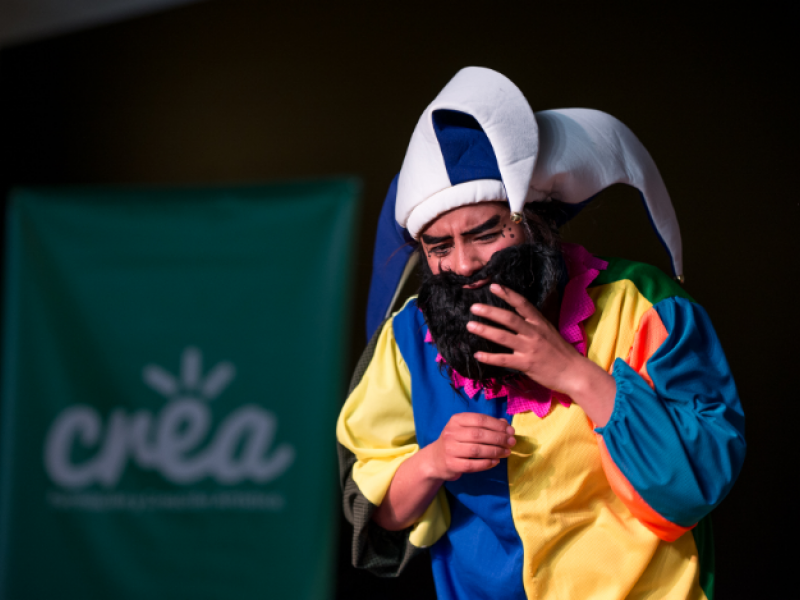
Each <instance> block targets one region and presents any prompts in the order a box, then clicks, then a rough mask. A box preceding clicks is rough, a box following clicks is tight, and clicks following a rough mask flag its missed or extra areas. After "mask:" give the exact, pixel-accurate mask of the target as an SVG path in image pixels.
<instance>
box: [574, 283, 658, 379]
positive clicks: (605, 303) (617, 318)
mask: <svg viewBox="0 0 800 600" xmlns="http://www.w3.org/2000/svg"><path fill="white" fill-rule="evenodd" d="M588 291H589V297H590V298H591V299H592V301H593V302H594V305H595V308H596V310H595V313H594V314H593V315H592V316H591V317H589V318H588V319H587V321H586V323H585V327H586V339H587V344H586V346H587V352H586V355H587V356H588V357H589V359H590V360H591V361H592V362H594V363H595V364H598V365H600V366H601V367H603V368H604V369H605V370H606V371H611V366H612V365H613V364H614V360H615V359H617V358H621V359H622V360H628V354H629V353H630V351H631V347H632V346H633V338H634V336H635V335H636V332H637V331H638V330H639V321H640V320H641V318H642V315H643V314H644V313H645V312H647V310H648V309H650V308H651V307H652V306H653V305H652V304H651V303H650V301H649V300H647V298H645V297H644V296H643V295H642V294H640V293H639V290H637V289H636V286H635V285H633V282H632V281H630V280H628V279H623V280H620V281H615V282H613V283H609V284H606V285H600V286H597V287H595V288H590V289H589V290H588Z"/></svg>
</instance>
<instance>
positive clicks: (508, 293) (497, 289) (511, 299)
mask: <svg viewBox="0 0 800 600" xmlns="http://www.w3.org/2000/svg"><path fill="white" fill-rule="evenodd" d="M489 289H490V290H491V292H492V293H493V294H494V295H495V296H497V297H498V298H502V299H503V300H505V301H506V302H508V303H509V304H510V305H511V306H513V307H514V310H516V311H517V313H519V314H520V316H522V318H523V319H525V320H526V321H528V320H536V319H539V318H541V313H540V312H539V311H538V310H536V307H534V306H533V304H531V303H530V302H528V300H527V299H526V298H525V297H524V296H523V295H521V294H518V293H517V292H515V291H514V290H512V289H510V288H507V287H505V286H502V285H498V284H496V283H493V284H492V285H491V287H490V288H489ZM492 320H494V319H492Z"/></svg>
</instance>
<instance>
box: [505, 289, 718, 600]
mask: <svg viewBox="0 0 800 600" xmlns="http://www.w3.org/2000/svg"><path fill="white" fill-rule="evenodd" d="M589 292H590V295H591V297H592V300H593V301H594V302H595V306H596V307H597V311H596V312H595V314H594V315H593V316H592V317H591V318H590V319H589V320H588V321H587V323H586V333H587V337H588V342H589V344H588V352H587V354H588V356H589V358H590V359H591V360H593V361H594V362H595V363H597V364H598V365H600V366H601V367H603V368H604V369H606V370H610V369H611V367H612V365H613V362H614V360H615V359H616V358H623V359H627V358H628V354H629V351H630V348H631V346H632V344H633V339H634V336H635V334H636V332H637V330H638V326H639V322H640V319H641V317H642V315H643V314H644V313H645V312H646V311H647V310H648V309H649V308H650V307H651V306H652V305H651V303H650V302H649V301H647V300H646V299H645V298H644V297H643V296H642V295H641V294H639V292H638V290H637V289H636V287H635V286H634V285H633V284H632V282H630V281H617V282H614V283H611V284H607V285H603V286H598V287H596V288H593V289H591V290H589ZM513 425H514V428H515V429H516V437H517V445H516V446H515V448H514V452H513V453H512V455H511V456H510V457H509V459H508V479H509V486H510V495H511V512H512V515H513V518H514V523H515V526H516V528H517V532H518V533H519V535H520V538H521V540H522V545H523V549H524V567H523V582H524V586H525V592H526V595H527V596H528V598H530V599H533V598H536V599H537V600H547V599H565V598H570V599H571V598H592V599H598V600H606V599H608V600H611V599H614V600H621V599H622V598H641V599H643V598H665V599H675V600H678V599H680V600H686V599H692V600H696V599H703V598H705V594H704V593H703V591H702V589H701V588H700V584H699V564H698V559H697V548H696V547H695V543H694V537H693V536H692V534H691V533H689V534H686V535H683V536H682V537H681V538H679V539H678V540H677V541H675V542H672V543H668V542H664V541H662V540H660V539H659V538H658V537H657V536H656V535H655V534H653V533H652V532H651V531H650V530H648V529H647V528H646V527H645V526H644V525H642V524H641V523H640V522H639V521H638V520H637V519H636V518H635V517H634V516H633V515H632V514H631V513H630V511H629V510H628V509H627V507H626V506H625V505H624V504H623V503H622V501H621V500H620V499H619V498H617V496H616V495H615V494H614V492H613V491H612V490H611V487H610V485H609V483H608V480H607V479H606V476H605V474H604V472H603V467H602V464H601V460H600V451H599V449H598V447H597V442H596V441H595V437H594V433H593V428H592V424H591V423H590V422H589V419H588V418H587V417H586V414H585V413H584V412H583V411H582V410H581V408H580V407H579V406H577V405H575V404H573V405H571V406H570V407H568V408H567V407H564V406H561V405H560V404H555V406H554V408H553V409H552V411H551V412H550V414H548V415H547V417H545V418H544V419H540V418H539V417H537V416H536V415H535V414H533V413H530V412H528V413H521V414H517V415H515V416H514V420H513Z"/></svg>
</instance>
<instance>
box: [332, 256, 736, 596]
mask: <svg viewBox="0 0 800 600" xmlns="http://www.w3.org/2000/svg"><path fill="white" fill-rule="evenodd" d="M588 293H589V296H590V297H591V300H592V301H593V303H594V306H595V307H596V309H597V310H596V311H595V312H594V314H593V315H591V317H589V319H588V320H587V321H586V322H585V324H584V326H585V335H586V341H587V355H588V357H589V358H590V359H591V360H593V361H594V362H595V363H597V364H599V365H600V366H602V367H603V368H604V369H607V370H609V371H611V372H612V373H613V375H614V378H615V379H616V382H617V390H618V392H617V397H616V399H615V408H614V413H613V415H612V417H611V419H610V420H609V422H608V424H607V425H606V426H605V427H603V428H600V429H595V430H594V432H593V427H592V424H591V423H590V422H589V421H588V419H587V417H586V415H585V414H584V413H583V411H582V410H581V409H580V407H578V406H576V405H571V406H568V407H565V406H563V405H561V404H559V403H555V402H554V403H553V405H552V407H551V409H550V413H549V414H548V415H547V416H546V417H545V418H540V417H538V416H536V415H535V414H533V413H532V412H524V413H520V414H516V415H513V417H512V416H511V415H508V414H507V413H506V402H505V401H504V400H486V399H485V398H484V393H483V392H480V393H479V394H477V395H476V396H475V397H474V398H469V397H468V395H467V394H465V393H463V391H462V392H461V393H456V392H454V391H453V389H452V387H451V386H450V381H449V379H448V378H447V376H446V374H445V373H444V372H443V371H441V370H440V369H439V365H438V363H437V361H436V354H437V351H436V348H435V345H433V344H431V343H427V342H425V341H424V340H425V333H426V326H425V323H424V319H423V318H422V314H421V312H420V311H419V310H418V309H417V308H416V305H415V302H414V301H413V300H412V301H410V302H409V303H408V304H407V305H406V306H405V307H404V308H403V310H401V311H400V312H399V313H398V314H396V315H395V316H394V317H393V318H392V319H391V320H390V321H388V322H387V323H386V324H385V325H384V327H383V329H382V330H381V332H380V334H379V335H378V336H377V337H376V339H375V340H374V342H373V343H372V344H371V345H370V346H371V348H370V349H368V353H367V355H369V354H370V353H371V360H369V363H368V365H367V366H366V369H365V371H364V372H363V376H361V377H360V381H358V382H356V381H354V383H357V385H355V386H354V389H353V392H352V393H351V395H350V398H349V399H348V401H347V403H346V405H345V407H344V409H343V410H342V413H341V417H340V420H339V424H338V428H337V435H338V439H339V442H340V445H341V446H340V456H341V458H342V459H343V475H344V476H345V488H346V490H347V493H346V498H345V500H346V505H347V509H348V512H349V513H350V516H351V518H352V520H353V522H354V524H355V526H356V532H355V534H356V540H357V543H356V545H355V546H354V557H353V558H354V561H355V563H356V564H357V565H358V566H365V567H368V568H372V569H373V570H375V571H376V572H378V573H380V574H384V575H386V574H390V573H392V572H394V571H395V570H396V569H399V568H402V566H403V564H404V563H405V561H406V560H408V558H409V557H410V556H412V555H413V554H414V553H415V551H416V550H417V549H418V548H424V547H430V548H431V554H432V558H433V568H434V577H435V580H436V586H437V592H438V596H439V598H441V599H443V600H444V599H447V598H500V597H503V598H529V599H532V598H540V599H543V598H637V597H645V596H647V597H659V598H681V599H683V598H703V597H705V596H704V592H703V588H705V590H707V591H710V589H711V583H712V581H713V575H712V572H711V570H710V569H711V568H713V562H712V561H713V546H711V539H710V536H709V534H710V530H709V527H710V525H709V523H708V522H707V521H705V520H704V517H705V516H706V515H707V514H708V513H709V511H711V510H712V509H713V508H714V506H716V504H717V503H719V502H720V501H721V500H722V498H723V497H724V496H725V494H726V493H727V492H728V490H729V489H730V487H731V485H732V483H733V480H734V479H735V476H736V474H737V473H738V471H739V468H740V466H741V462H742V459H743V458H744V449H745V444H744V437H743V426H744V416H743V414H742V409H741V406H740V404H739V400H738V397H737V394H736V388H735V386H734V384H733V380H732V378H731V375H730V372H729V369H728V365H727V362H726V361H725V357H724V355H723V353H722V350H721V348H720V346H719V342H718V340H717V337H716V335H715V333H714V330H713V328H712V327H711V324H710V322H709V320H708V317H707V315H706V313H705V311H703V309H702V308H701V307H700V306H698V305H697V304H695V303H694V302H693V301H692V300H691V299H690V298H689V297H688V296H687V295H686V294H685V293H684V292H683V290H682V289H681V288H680V287H679V286H678V285H677V284H675V283H673V282H672V281H671V280H670V279H669V278H667V277H666V276H664V275H663V274H661V273H660V271H658V270H657V269H654V268H652V267H649V266H647V265H643V264H639V263H631V262H628V261H624V260H610V261H609V266H608V268H607V269H606V270H605V271H603V272H602V273H601V274H600V276H599V277H598V278H597V279H596V280H595V281H594V282H593V283H592V285H591V287H590V288H589V290H588ZM458 412H480V413H485V414H489V415H492V416H495V417H498V418H499V417H505V418H507V419H508V420H509V421H510V422H511V423H512V425H513V426H514V427H515V429H516V431H517V440H518V444H517V446H515V448H514V450H513V453H512V455H511V456H510V457H509V458H508V459H507V460H503V461H502V462H501V464H500V465H498V466H497V467H495V468H493V469H490V470H488V471H484V472H481V473H474V474H466V475H463V476H462V477H461V478H460V479H458V480H457V481H454V482H446V483H445V484H444V488H443V489H442V490H440V492H439V495H438V496H437V498H436V500H435V501H434V502H433V504H432V505H431V506H430V508H428V510H427V511H426V512H425V514H424V515H423V516H422V518H421V519H420V520H419V522H418V523H417V524H416V525H414V526H413V527H412V528H411V529H410V530H408V531H405V532H397V533H392V532H386V531H383V530H381V529H380V528H379V527H378V526H377V525H375V524H374V523H372V522H371V521H370V520H369V516H370V514H371V512H372V510H374V508H375V507H376V506H377V505H379V504H380V503H381V501H382V499H383V495H384V493H385V492H386V490H387V489H388V486H389V484H390V482H391V479H392V476H393V475H394V472H395V471H396V469H397V468H398V467H399V466H400V464H402V462H403V461H404V460H406V459H407V458H408V457H410V456H411V455H412V454H413V453H414V452H416V451H417V450H418V448H420V447H424V446H426V445H427V444H429V443H431V442H433V441H435V440H436V439H437V438H438V437H439V434H440V433H441V431H442V429H443V428H444V426H445V425H446V424H447V421H448V420H449V418H450V417H451V416H452V415H453V414H455V413H458ZM697 523H699V525H698V526H696V527H695V525H696V524H697ZM692 527H694V529H692V532H691V533H688V534H687V533H686V532H687V531H688V530H689V529H690V528H692ZM656 590H657V591H656ZM648 594H650V595H648ZM653 594H654V595H653Z"/></svg>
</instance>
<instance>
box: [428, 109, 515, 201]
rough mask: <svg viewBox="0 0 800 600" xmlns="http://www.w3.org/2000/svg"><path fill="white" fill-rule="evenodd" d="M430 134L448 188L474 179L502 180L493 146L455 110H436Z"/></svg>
mask: <svg viewBox="0 0 800 600" xmlns="http://www.w3.org/2000/svg"><path fill="white" fill-rule="evenodd" d="M433 130H434V131H435V132H436V138H437V139H438V140H439V147H440V148H441V150H442V158H444V165H445V168H446V169H447V176H448V177H449V178H450V184H451V185H458V184H459V183H464V182H467V181H475V180H476V179H497V180H500V181H502V180H503V178H502V177H501V176H500V167H498V166H497V157H496V156H495V154H494V148H492V143H491V142H490V141H489V137H488V136H487V135H486V133H485V132H484V131H483V129H481V126H480V125H479V124H478V122H477V121H476V120H475V118H474V117H472V116H471V115H468V114H466V113H463V112H460V111H457V110H435V111H433Z"/></svg>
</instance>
